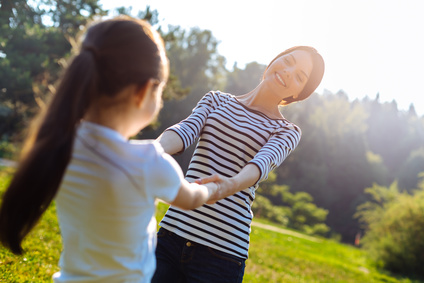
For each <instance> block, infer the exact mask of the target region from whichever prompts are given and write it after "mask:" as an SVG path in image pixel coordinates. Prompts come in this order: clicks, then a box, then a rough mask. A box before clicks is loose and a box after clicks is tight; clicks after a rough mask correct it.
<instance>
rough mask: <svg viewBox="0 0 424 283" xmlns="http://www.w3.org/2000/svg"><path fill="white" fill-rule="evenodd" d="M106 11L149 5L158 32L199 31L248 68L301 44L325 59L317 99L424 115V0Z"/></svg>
mask: <svg viewBox="0 0 424 283" xmlns="http://www.w3.org/2000/svg"><path fill="white" fill-rule="evenodd" d="M100 3H101V4H103V8H104V9H109V10H110V9H114V8H116V7H118V6H125V7H129V6H132V7H133V12H134V15H136V14H137V12H138V11H139V10H143V11H144V10H145V7H146V6H147V5H149V6H150V7H151V8H152V9H156V10H157V11H158V12H159V19H160V25H161V26H162V27H164V28H165V27H167V25H168V24H171V25H179V26H181V27H182V28H184V29H189V28H190V27H195V26H198V27H199V28H200V29H203V30H204V29H207V30H210V31H212V34H213V35H214V37H215V38H216V39H217V40H218V41H220V44H219V46H218V52H219V54H221V55H222V56H224V57H225V58H226V59H227V67H228V69H229V70H231V69H232V66H233V64H234V62H237V65H238V67H240V68H243V67H244V65H245V64H246V63H249V62H253V61H256V62H258V63H261V64H268V63H269V61H271V60H272V59H273V58H274V57H275V55H277V54H278V53H280V52H281V51H283V50H285V49H287V48H289V47H292V46H295V45H310V46H313V47H315V48H316V49H317V50H318V52H320V53H321V54H322V56H323V57H324V60H325V62H326V72H325V74H324V78H323V80H322V82H321V85H320V86H319V87H318V89H317V92H318V93H323V91H324V89H327V90H329V91H331V92H333V93H336V92H337V91H339V90H344V91H345V92H346V93H347V95H348V96H349V99H350V100H354V99H355V98H359V99H362V98H363V97H365V96H369V97H370V98H372V99H374V98H375V96H376V94H377V93H380V101H381V102H385V101H392V100H396V102H397V104H398V107H399V109H402V110H407V109H408V108H409V105H410V104H411V103H413V104H414V106H415V109H416V111H417V113H418V115H424V88H423V87H422V82H423V80H424V68H423V66H424V40H423V39H424V38H423V35H424V16H423V12H424V1H423V0H351V1H348V0H260V1H253V0H252V1H250V0H214V1H200V0H156V1H154V0H143V1H135V0H133V1H131V0H119V1H112V0H100Z"/></svg>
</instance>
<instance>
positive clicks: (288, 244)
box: [0, 168, 423, 283]
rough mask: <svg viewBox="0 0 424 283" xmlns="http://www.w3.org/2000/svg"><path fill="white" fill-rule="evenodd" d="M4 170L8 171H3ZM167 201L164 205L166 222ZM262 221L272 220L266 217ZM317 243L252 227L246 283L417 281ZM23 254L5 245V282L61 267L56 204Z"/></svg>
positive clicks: (1, 256) (44, 277)
mask: <svg viewBox="0 0 424 283" xmlns="http://www.w3.org/2000/svg"><path fill="white" fill-rule="evenodd" d="M2 169H3V170H2ZM9 173H10V172H8V171H7V170H5V168H0V192H2V191H3V190H4V187H5V186H6V184H7V183H8V181H9ZM166 209H167V205H166V204H164V203H159V205H158V209H157V216H156V217H157V219H158V220H160V219H161V218H162V216H163V214H164V213H165V211H166ZM255 221H256V222H263V223H267V224H269V222H266V221H261V220H259V219H257V220H255ZM317 240H318V241H311V240H308V239H303V238H299V237H295V236H292V235H286V234H282V233H278V232H273V231H269V230H265V229H263V228H259V227H255V226H253V227H252V234H251V247H250V252H249V259H248V260H247V261H246V273H245V277H244V282H249V283H250V282H258V283H259V282H261V283H262V282H296V283H297V282H325V283H329V282H355V283H357V282H361V283H362V282H367V283H368V282H411V283H423V282H422V281H413V280H411V279H408V278H397V277H395V276H393V275H390V274H388V273H384V272H382V271H379V270H377V269H376V268H375V267H374V265H373V264H372V263H371V262H369V261H368V260H367V257H366V254H365V253H364V252H363V251H362V250H360V249H357V248H355V247H352V246H348V245H343V244H340V243H337V242H335V241H332V240H327V239H322V238H320V239H317ZM23 247H24V249H25V250H26V252H25V254H24V255H23V256H15V255H13V254H12V253H10V252H9V251H7V250H6V249H4V248H3V247H0V282H46V281H47V282H49V281H51V277H52V275H53V273H55V272H56V271H58V270H59V268H58V259H59V255H60V250H61V238H60V232H59V228H58V224H57V218H56V213H55V207H54V204H52V205H51V206H50V208H49V209H48V210H47V212H46V213H45V214H44V215H43V217H42V219H41V221H40V223H39V224H38V225H37V227H36V228H35V229H34V230H33V231H32V232H31V233H30V235H29V236H28V237H27V238H26V239H25V241H24V243H23Z"/></svg>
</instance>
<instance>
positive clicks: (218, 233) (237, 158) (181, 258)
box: [152, 46, 324, 282]
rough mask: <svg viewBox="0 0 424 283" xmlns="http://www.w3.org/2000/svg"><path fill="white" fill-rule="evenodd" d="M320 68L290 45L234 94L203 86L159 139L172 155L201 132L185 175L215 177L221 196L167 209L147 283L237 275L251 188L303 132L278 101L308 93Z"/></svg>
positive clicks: (313, 56) (317, 59)
mask: <svg viewBox="0 0 424 283" xmlns="http://www.w3.org/2000/svg"><path fill="white" fill-rule="evenodd" d="M323 73H324V61H323V59H322V57H321V55H319V54H318V53H317V51H316V50H315V49H314V48H311V47H307V46H297V47H293V48H290V49H288V50H286V51H284V52H282V53H281V54H279V55H278V56H277V57H275V58H274V60H272V61H271V63H270V64H269V65H268V67H267V68H266V70H265V72H264V74H263V78H262V81H261V82H260V84H259V85H258V86H257V87H256V88H255V89H253V90H252V91H250V92H249V93H247V94H244V95H240V96H234V95H231V94H227V93H222V92H219V91H215V92H209V93H208V94H206V95H205V96H204V97H203V98H202V99H201V100H200V102H199V103H198V104H197V106H196V107H195V108H194V110H193V112H192V114H191V115H190V116H189V117H188V118H187V119H185V120H184V121H182V122H180V123H179V124H176V125H174V126H172V127H170V128H169V129H167V130H166V131H165V132H164V133H163V134H162V135H161V136H160V137H159V138H158V140H159V141H160V143H161V144H162V146H163V148H164V149H165V151H166V152H167V153H170V154H175V153H178V152H181V151H184V150H185V149H186V148H187V147H188V146H189V145H190V144H192V143H194V141H195V140H196V139H197V138H199V142H198V144H197V146H196V149H195V152H194V154H193V157H192V159H191V162H190V165H189V168H188V171H187V175H186V179H187V180H189V181H195V180H199V179H200V180H199V181H198V182H200V183H202V182H209V181H216V182H218V184H219V185H220V192H219V193H220V195H219V198H224V199H222V200H220V201H218V202H216V203H215V204H213V205H203V206H202V207H200V208H198V209H194V210H191V211H182V210H180V209H177V208H175V207H173V206H171V207H170V208H169V210H168V211H167V213H166V215H165V216H164V218H163V220H162V221H161V223H160V225H161V227H162V228H160V230H159V232H158V246H157V249H156V257H157V270H156V273H155V276H154V277H153V281H152V282H171V281H172V282H241V281H242V279H243V274H244V266H245V260H246V259H247V257H248V248H249V233H250V224H251V221H252V217H253V214H252V212H251V205H252V202H253V200H254V198H255V190H256V188H257V187H258V184H259V183H260V182H261V181H263V180H265V179H266V178H267V176H268V173H269V172H270V171H271V170H273V169H274V168H276V167H277V166H279V165H280V164H281V163H282V162H283V161H284V159H285V158H286V157H287V156H288V155H289V154H290V152H291V151H293V150H294V149H295V148H296V146H297V144H298V143H299V140H300V136H301V131H300V129H299V128H298V127H297V126H296V125H294V124H293V123H291V122H289V121H288V120H286V119H285V118H284V117H283V116H282V114H281V113H280V111H279V106H285V105H288V104H290V103H293V102H297V101H301V100H304V99H306V98H307V97H309V96H310V95H311V94H312V93H313V91H314V90H315V89H316V88H317V86H318V85H319V83H320V82H321V79H322V76H323Z"/></svg>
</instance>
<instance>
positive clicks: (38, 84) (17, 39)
mask: <svg viewBox="0 0 424 283" xmlns="http://www.w3.org/2000/svg"><path fill="white" fill-rule="evenodd" d="M97 2H98V0H78V1H64V0H61V1H47V0H45V1H35V2H32V4H31V5H30V4H28V2H27V1H1V9H0V13H1V14H0V19H1V20H0V52H1V53H0V55H1V56H0V86H1V89H0V91H1V95H0V105H1V106H2V108H3V109H8V110H7V111H6V112H5V111H2V113H0V120H1V121H2V124H1V126H0V138H4V137H7V138H9V139H12V137H13V136H14V137H15V138H14V139H13V140H14V141H15V140H16V141H20V140H22V136H21V135H19V134H20V133H21V131H22V130H23V129H24V128H26V127H27V126H28V121H29V120H30V119H31V118H32V117H33V116H34V115H35V114H36V113H37V112H38V111H39V108H40V107H42V106H43V104H44V103H45V101H46V100H47V99H48V97H49V95H50V94H51V90H52V89H54V85H55V83H56V81H57V80H58V78H59V76H60V74H61V70H62V68H63V64H64V62H65V61H66V59H67V58H68V57H69V56H70V54H71V49H72V44H73V43H74V42H75V40H76V36H77V35H78V34H79V33H80V32H81V30H82V29H83V28H84V27H85V26H86V24H87V23H88V22H89V21H91V20H92V19H93V18H94V17H95V16H101V15H105V12H104V11H103V10H101V8H100V7H99V5H98V3H97ZM41 6H42V7H43V8H40V7H41ZM42 19H44V20H42ZM47 19H49V20H47ZM45 22H47V23H45Z"/></svg>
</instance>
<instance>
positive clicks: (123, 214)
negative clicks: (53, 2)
mask: <svg viewBox="0 0 424 283" xmlns="http://www.w3.org/2000/svg"><path fill="white" fill-rule="evenodd" d="M168 72H169V70H168V59H167V58H166V55H165V48H164V45H163V41H162V38H161V37H160V35H159V34H158V33H157V32H156V31H155V30H154V29H153V28H152V27H151V25H150V24H148V23H147V22H145V21H142V20H136V19H132V18H129V17H118V18H115V19H110V20H106V21H103V22H100V23H97V24H95V25H93V26H91V27H90V28H89V29H88V31H87V33H86V35H85V37H84V41H83V42H82V46H81V50H80V52H79V54H77V55H76V56H75V58H73V60H72V62H71V64H70V65H69V67H68V68H67V69H66V71H65V73H64V77H63V79H62V81H61V82H60V84H59V87H58V90H57V92H56V94H55V95H54V97H53V99H52V101H51V103H50V104H49V106H48V108H47V109H46V112H45V114H44V115H43V116H42V117H41V123H40V124H39V125H38V126H36V127H35V128H34V131H33V135H32V136H31V137H30V138H29V140H28V145H27V150H26V152H25V153H24V154H23V156H22V160H21V162H20V164H19V167H18V169H17V171H16V173H15V175H14V177H13V179H12V181H11V183H10V185H9V187H8V189H7V191H6V192H5V194H4V196H3V202H2V206H1V210H0V241H1V243H2V244H3V245H4V246H5V247H7V248H9V249H10V250H11V251H12V252H14V253H16V254H22V252H23V251H22V248H21V242H22V240H23V238H24V237H25V236H26V235H27V234H28V233H29V232H30V231H31V229H32V228H33V227H34V225H35V224H36V223H37V221H38V219H39V218H40V217H41V215H42V213H43V212H44V211H45V209H46V208H47V207H48V206H49V204H50V202H51V201H52V199H53V198H54V197H56V206H57V213H58V218H59V225H60V230H61V234H62V239H63V241H62V242H63V251H62V254H61V257H60V263H59V265H60V267H61V271H60V272H58V273H56V274H55V275H54V277H53V278H54V281H55V282H150V279H151V277H152V276H153V273H154V269H155V263H156V261H155V258H154V247H155V241H156V219H155V218H154V214H155V200H156V199H157V198H161V199H164V200H166V201H168V202H170V203H171V204H173V205H176V206H178V207H180V208H183V209H193V208H195V207H197V206H200V205H202V204H203V203H205V202H206V201H208V200H209V201H210V200H211V197H212V196H213V194H214V192H215V191H216V189H217V185H215V184H213V183H211V184H207V185H198V184H190V183H188V182H187V181H186V180H184V178H183V174H182V170H181V168H180V167H179V166H178V164H177V163H176V162H175V160H173V159H172V157H170V156H169V155H168V154H165V153H164V151H163V149H162V148H161V146H160V145H159V144H158V143H156V142H153V141H131V142H130V141H129V138H130V137H131V136H134V135H135V134H137V133H138V132H139V131H140V130H141V129H143V128H144V127H146V126H147V125H148V124H149V123H150V122H151V121H152V120H153V119H154V118H155V116H156V115H157V113H158V112H159V109H160V105H161V99H162V98H161V95H162V90H163V87H164V84H165V83H166V81H167V78H168ZM165 174H166V176H167V178H163V176H164V175H165Z"/></svg>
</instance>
